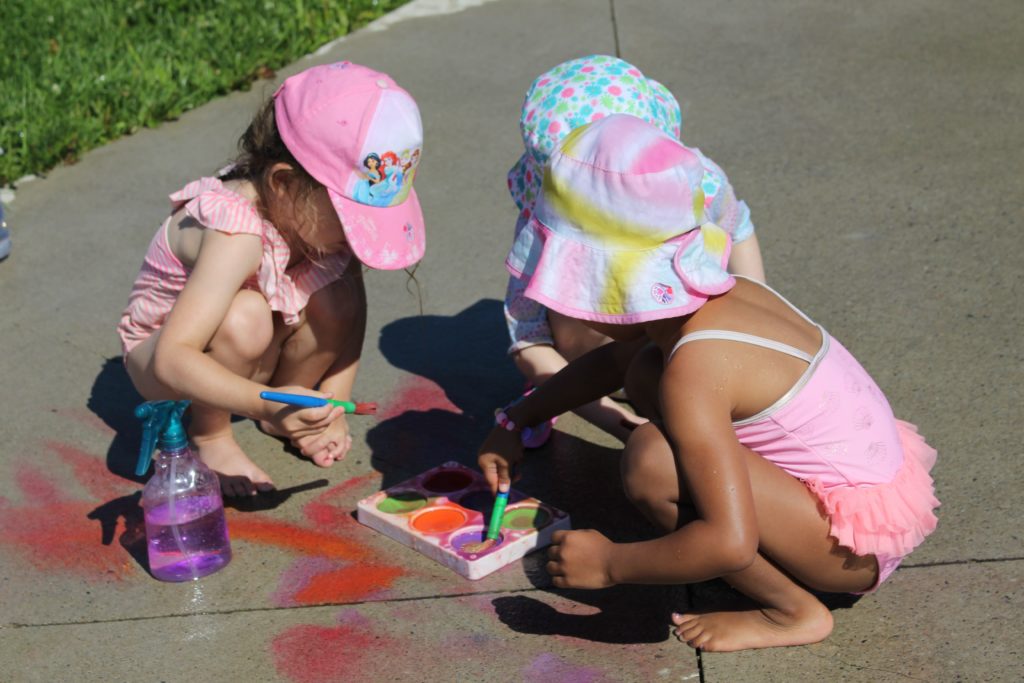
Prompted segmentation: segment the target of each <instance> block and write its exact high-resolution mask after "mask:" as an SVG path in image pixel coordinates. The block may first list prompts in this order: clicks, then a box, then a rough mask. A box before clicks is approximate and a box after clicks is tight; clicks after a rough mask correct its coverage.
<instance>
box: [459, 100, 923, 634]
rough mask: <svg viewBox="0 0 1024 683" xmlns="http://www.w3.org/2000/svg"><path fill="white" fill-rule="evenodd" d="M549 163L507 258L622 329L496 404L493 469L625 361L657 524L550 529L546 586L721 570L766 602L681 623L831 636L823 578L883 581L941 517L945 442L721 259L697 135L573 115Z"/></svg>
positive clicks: (532, 290) (607, 385)
mask: <svg viewBox="0 0 1024 683" xmlns="http://www.w3.org/2000/svg"><path fill="white" fill-rule="evenodd" d="M545 174H546V175H545V178H544V184H543V188H542V190H541V193H540V195H539V197H538V198H537V200H536V202H535V211H534V212H533V215H532V216H531V218H530V220H529V222H528V223H527V224H526V225H524V226H523V229H522V230H521V231H520V233H519V236H518V238H517V239H516V242H515V245H514V246H513V248H512V251H511V252H510V254H509V256H508V259H507V261H506V265H507V267H508V270H509V271H510V272H511V274H512V275H513V276H514V277H516V278H517V279H519V280H520V281H521V282H522V284H523V291H524V296H526V297H528V298H530V299H532V300H534V301H537V302H539V303H541V304H543V305H545V306H547V307H549V308H550V309H551V310H554V311H558V312H559V313H561V314H562V315H565V316H567V317H569V318H572V319H574V320H578V321H580V322H581V324H583V325H586V326H587V327H588V328H589V329H592V330H594V331H596V332H599V333H601V334H604V335H607V336H608V337H610V338H611V339H612V340H613V341H612V342H611V343H609V344H606V345H604V346H600V347H598V348H597V349H595V350H593V351H590V352H589V353H587V354H585V355H583V356H581V357H579V358H577V359H576V360H574V361H573V362H571V363H570V364H569V365H568V366H567V367H565V368H564V369H563V370H561V371H560V372H558V374H556V375H555V376H554V377H552V378H551V379H549V380H548V381H547V382H545V383H544V384H543V385H541V386H540V387H539V388H538V389H537V390H536V391H534V392H533V393H531V394H530V395H528V396H526V397H525V398H523V399H522V400H520V401H518V402H516V403H514V404H512V405H510V406H507V407H505V408H503V409H501V410H499V411H497V412H496V414H495V422H496V424H495V427H494V429H493V430H492V431H491V432H490V434H489V435H488V436H487V439H486V441H485V442H484V443H483V445H482V447H481V449H480V455H479V464H480V467H481V469H482V470H483V473H484V475H485V477H486V478H487V481H488V482H489V483H490V485H491V487H492V489H495V490H496V489H497V488H498V486H499V485H501V486H505V485H507V484H508V482H509V472H510V469H511V468H512V467H513V466H514V465H515V464H517V463H518V462H519V461H520V460H521V458H522V457H523V444H522V437H523V434H524V433H528V432H529V430H532V429H533V428H534V427H535V426H536V425H538V424H542V423H543V422H544V421H545V420H549V419H550V418H551V417H552V416H553V415H558V414H559V413H561V412H563V411H566V410H572V409H573V408H575V407H577V406H579V405H583V404H585V403H587V402H588V401H593V400H595V399H596V398H598V397H601V396H604V395H606V394H607V393H608V392H609V391H612V390H613V389H615V387H616V386H617V383H618V382H620V381H621V380H622V377H623V376H625V378H626V389H627V391H628V392H629V396H630V398H631V399H632V400H633V401H634V403H635V404H636V406H637V408H638V410H639V411H640V413H641V414H642V415H643V416H644V417H646V418H648V419H649V420H650V422H648V423H646V424H643V425H641V426H639V427H637V428H636V429H635V430H634V431H633V432H632V434H630V436H629V438H628V440H627V442H626V446H625V449H624V451H623V454H622V462H621V471H622V484H623V488H624V490H625V492H626V495H627V496H628V497H629V498H630V500H631V501H632V502H633V503H634V504H635V505H636V506H637V508H639V510H640V511H641V512H642V513H643V514H644V515H645V516H646V517H647V518H648V519H649V520H650V521H651V522H652V523H653V524H654V525H656V526H657V527H658V528H660V529H661V531H662V534H661V535H660V536H658V537H656V538H654V539H651V540H645V541H640V542H635V543H614V542H612V541H611V540H609V539H608V538H606V537H605V536H604V535H603V534H602V533H601V532H600V531H598V530H594V529H581V530H574V531H559V532H556V533H555V534H554V536H553V539H552V540H553V543H552V545H551V547H550V549H549V551H548V562H547V565H546V567H547V570H548V572H549V573H550V574H551V576H552V577H553V582H554V585H555V586H557V587H559V588H583V589H587V588H589V589H598V588H606V587H608V586H613V585H615V584H619V583H652V584H672V583H694V582H699V581H707V580H709V579H713V578H722V579H724V580H725V581H726V582H728V583H729V584H730V585H732V586H733V587H734V588H735V589H736V590H738V591H740V592H741V593H743V594H745V595H746V596H748V597H749V598H751V599H752V600H754V601H755V602H757V603H758V605H759V607H758V609H754V610H750V611H745V612H742V611H741V612H712V613H705V614H699V613H688V614H675V615H673V617H672V622H673V629H674V632H675V634H676V636H677V637H678V638H679V639H680V640H683V641H685V642H686V643H688V644H689V645H691V646H692V647H695V648H701V649H703V650H708V651H727V650H742V649H747V648H758V647H774V646H782V645H800V644H805V643H813V642H816V641H819V640H822V639H824V638H825V637H826V636H828V634H829V633H830V632H831V630H832V615H831V613H830V612H829V610H828V609H827V608H826V607H825V606H824V605H823V604H822V603H821V602H820V601H819V600H818V598H817V597H816V596H815V594H814V591H820V592H849V593H863V592H868V591H873V590H875V589H876V588H878V586H879V584H880V583H882V582H883V581H884V580H885V579H886V578H887V577H888V576H889V575H891V574H892V572H893V571H894V570H895V569H896V568H897V566H899V564H900V562H901V561H902V560H903V558H905V557H906V556H907V555H908V554H909V553H910V552H911V551H912V550H913V549H914V548H915V547H916V546H917V545H918V544H920V543H921V542H922V541H923V540H924V539H925V537H926V536H928V535H929V534H930V533H931V532H932V531H933V530H934V529H935V525H936V517H935V514H934V512H933V510H934V508H935V507H937V506H938V504H939V502H938V500H936V498H935V495H934V491H933V484H932V478H931V476H930V470H931V468H932V466H933V465H934V463H935V457H936V453H935V451H934V450H933V449H932V448H930V447H929V446H928V445H927V444H926V443H925V442H924V440H923V439H922V438H921V437H920V436H919V435H918V434H917V431H916V429H915V428H914V427H913V425H911V424H909V423H907V422H902V421H900V420H897V419H896V418H895V417H894V416H893V412H892V410H891V408H890V407H889V403H888V401H887V400H886V398H885V396H884V395H883V394H882V392H881V391H880V390H879V388H878V385H877V384H875V382H874V381H873V380H872V379H871V377H870V376H869V375H868V373H867V372H866V371H865V370H864V368H863V367H861V365H860V364H859V363H858V362H857V360H856V359H855V358H854V357H853V356H852V355H850V353H849V352H848V351H847V350H846V349H845V348H844V347H843V346H842V345H841V344H840V343H839V342H838V341H837V340H836V339H835V338H833V337H832V336H831V335H830V334H829V333H828V332H827V331H826V330H825V328H824V327H822V326H821V325H820V324H818V323H817V322H815V321H814V320H812V319H811V318H809V317H808V316H807V315H806V314H805V313H803V312H802V311H800V310H799V309H798V308H796V307H795V306H794V305H793V304H791V303H789V302H788V301H787V300H786V299H784V298H783V297H782V296H781V295H779V294H778V293H776V292H775V291H774V290H772V289H770V288H769V287H768V286H767V285H764V284H762V283H760V282H758V281H756V280H753V279H750V278H745V277H742V276H733V275H730V274H729V273H728V271H727V270H726V267H725V266H726V263H727V262H728V260H729V253H730V251H731V249H732V240H731V238H730V236H729V234H728V232H726V231H725V230H723V229H722V228H721V227H719V226H718V225H716V224H715V223H714V222H712V221H711V220H710V218H709V216H708V214H707V213H706V212H705V210H704V206H703V202H701V201H700V200H699V195H700V192H701V179H702V177H703V168H702V164H701V160H700V157H699V156H698V155H697V154H696V153H694V151H693V150H691V149H689V148H687V147H685V146H683V145H682V144H680V143H679V142H678V141H677V140H675V139H674V138H673V137H671V136H668V135H666V134H665V133H663V132H662V131H661V130H659V129H658V127H657V126H654V125H652V124H650V123H647V122H645V121H643V120H641V119H639V118H636V117H633V116H629V115H622V114H617V115H613V116H609V117H606V118H603V119H601V120H599V121H597V122H595V123H592V124H589V125H587V126H585V127H583V128H581V129H577V130H575V131H573V133H572V134H570V136H569V137H567V138H566V139H565V140H564V141H563V142H562V143H561V145H560V146H559V147H558V148H556V150H554V151H553V153H552V155H551V158H550V160H549V162H548V164H547V166H546V168H545Z"/></svg>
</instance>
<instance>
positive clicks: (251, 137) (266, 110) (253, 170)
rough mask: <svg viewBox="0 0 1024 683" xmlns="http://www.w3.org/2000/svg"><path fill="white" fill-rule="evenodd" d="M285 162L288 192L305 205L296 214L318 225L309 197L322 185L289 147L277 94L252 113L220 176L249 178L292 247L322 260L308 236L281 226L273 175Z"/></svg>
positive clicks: (302, 220)
mask: <svg viewBox="0 0 1024 683" xmlns="http://www.w3.org/2000/svg"><path fill="white" fill-rule="evenodd" d="M278 163H286V164H288V165H289V166H291V167H292V171H291V172H290V173H289V176H288V179H287V185H286V187H287V189H288V194H289V195H290V196H291V199H292V202H293V204H294V206H295V207H302V208H301V209H300V210H299V211H298V212H296V215H295V216H294V218H295V219H296V220H297V221H298V222H300V223H307V222H310V223H311V224H312V225H314V226H315V225H316V220H317V216H316V209H315V208H314V207H313V205H312V203H310V202H309V201H308V199H309V197H310V195H312V194H313V192H315V191H317V190H318V189H320V188H321V187H323V185H321V184H320V182H319V181H317V180H316V179H315V178H313V176H311V175H309V173H307V172H306V169H304V168H302V164H300V163H299V162H298V160H296V159H295V156H294V155H293V154H292V153H291V151H289V150H288V147H287V146H286V145H285V144H284V140H282V139H281V134H280V133H279V132H278V130H277V121H276V115H275V112H274V98H270V99H269V100H267V102H266V103H265V104H264V105H263V106H262V107H260V110H259V111H258V112H257V113H256V116H254V117H253V119H252V122H251V123H250V124H249V127H248V128H247V129H246V130H245V132H244V133H243V134H242V137H240V138H239V139H238V156H237V157H236V158H235V161H234V163H233V164H232V165H231V166H229V167H228V169H227V170H226V171H225V172H224V174H223V175H221V176H220V179H221V180H248V181H249V182H251V183H252V184H253V187H255V188H256V193H257V195H259V206H258V207H257V208H258V209H259V211H260V213H261V214H262V215H263V217H264V218H266V219H267V220H269V221H270V222H271V223H274V225H275V227H277V228H278V231H279V232H280V233H281V235H282V237H284V238H285V240H286V241H287V242H288V245H289V246H290V247H291V248H292V249H299V250H301V251H302V253H304V254H305V255H306V256H307V257H309V258H311V259H312V260H313V261H317V260H319V258H320V257H321V256H322V255H321V254H318V253H316V250H314V249H313V248H312V247H310V246H309V245H308V244H307V243H306V242H305V240H303V239H301V238H300V237H299V235H297V234H288V233H289V232H291V231H285V230H281V228H280V225H279V224H278V221H277V220H275V219H277V218H280V216H279V215H278V212H279V209H277V207H275V206H274V205H273V202H272V201H270V197H271V196H272V195H271V192H270V178H271V173H272V172H273V168H274V165H275V164H278Z"/></svg>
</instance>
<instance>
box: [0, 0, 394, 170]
mask: <svg viewBox="0 0 1024 683" xmlns="http://www.w3.org/2000/svg"><path fill="white" fill-rule="evenodd" d="M408 1H409V0H305V1H304V0H264V1H263V2H252V0H164V1H163V2H146V0H24V1H22V2H15V1H11V2H0V45H3V46H4V49H3V50H2V51H0V83H2V84H3V85H2V87H0V186H4V185H7V184H9V183H12V182H14V181H16V180H17V179H19V178H21V177H23V176H27V175H38V174H42V173H45V172H46V171H48V170H50V169H52V168H53V167H55V166H57V165H59V164H61V163H73V162H74V161H76V160H77V159H78V158H79V157H80V156H81V154H83V153H84V152H86V151H88V150H90V149H94V148H96V147H99V146H101V145H103V144H105V143H107V142H110V141H112V140H115V139H117V138H118V137H121V136H122V135H128V134H131V133H133V132H135V131H136V130H138V129H139V128H142V127H155V126H158V125H159V124H160V123H162V122H163V121H168V120H173V119H175V118H177V117H178V116H180V115H181V114H182V113H184V112H186V111H188V110H190V109H194V108H195V107H198V106H200V105H202V104H204V103H206V102H208V101H209V100H211V99H213V98H214V97H217V96H219V95H224V94H227V93H229V92H232V91H235V90H239V89H248V88H249V87H250V85H251V84H252V83H253V82H254V81H256V80H257V79H260V78H270V77H273V76H274V70H275V69H277V68H280V67H282V66H284V65H286V64H289V63H291V62H293V61H294V60H296V59H298V58H300V57H302V56H304V55H306V54H310V53H311V52H313V51H315V50H316V49H317V48H319V47H321V46H322V45H324V44H326V43H329V42H331V41H333V40H336V39H337V38H339V37H341V36H344V35H346V34H348V33H350V32H352V31H354V30H356V29H358V28H361V27H362V26H364V25H366V24H368V23H370V22H371V21H373V20H375V19H377V18H379V17H380V16H382V15H384V14H386V13H388V12H390V11H391V10H394V9H396V8H398V7H400V6H401V5H404V4H406V3H407V2H408Z"/></svg>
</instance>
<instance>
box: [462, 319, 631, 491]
mask: <svg viewBox="0 0 1024 683" xmlns="http://www.w3.org/2000/svg"><path fill="white" fill-rule="evenodd" d="M646 341H647V340H646V339H641V340H637V341H634V342H612V343H610V344H605V345H604V346H600V347H598V348H596V349H594V350H593V351H591V352H589V353H587V354H584V355H582V356H580V357H579V358H577V359H576V360H574V361H573V362H572V363H569V364H568V365H566V366H565V367H564V368H562V369H561V370H560V371H559V372H558V373H556V374H555V375H554V376H553V377H551V379H549V380H547V381H546V382H544V384H542V385H541V386H540V387H539V388H538V389H537V390H536V391H534V392H533V393H532V394H530V395H529V396H527V397H525V398H524V399H523V400H522V401H520V402H519V403H517V404H516V405H514V406H512V407H511V408H509V410H508V417H509V419H511V420H512V421H513V422H514V423H515V424H516V425H518V426H520V427H530V426H533V425H538V424H540V423H542V422H545V421H546V420H550V419H551V418H552V417H555V416H556V415H561V414H562V413H565V412H567V411H569V410H574V409H576V408H577V407H579V406H582V405H584V404H587V403H590V402H592V401H596V400H597V399H599V398H602V397H603V396H606V395H607V394H609V393H611V392H613V391H615V390H616V389H618V388H619V387H621V386H622V381H623V378H624V377H625V374H626V370H627V368H628V367H629V362H630V361H631V360H632V358H633V356H634V354H635V353H636V351H637V349H639V347H640V346H641V345H642V344H643V343H645V342H646ZM522 457H523V447H522V441H521V440H520V438H519V434H518V433H514V432H509V431H506V430H505V429H502V428H500V427H495V428H494V429H492V430H491V432H490V433H489V434H488V436H487V438H486V439H485V440H484V443H483V445H481V447H480V451H479V455H478V458H477V462H478V464H479V465H480V469H481V471H482V472H483V474H484V478H485V479H486V480H487V482H488V483H489V484H490V486H491V490H492V491H497V489H498V482H499V481H502V482H507V481H509V480H510V476H509V471H510V468H511V467H512V466H513V465H515V464H516V463H517V462H519V460H521V459H522Z"/></svg>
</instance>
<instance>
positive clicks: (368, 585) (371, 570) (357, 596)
mask: <svg viewBox="0 0 1024 683" xmlns="http://www.w3.org/2000/svg"><path fill="white" fill-rule="evenodd" d="M404 573H405V572H404V571H403V570H401V569H399V568H398V567H389V566H382V565H367V564H360V565H354V566H351V567H344V568H342V569H338V570H336V571H329V572H323V573H321V574H317V575H316V576H314V577H313V578H312V579H311V580H310V582H309V583H308V584H307V585H306V586H305V588H303V589H301V590H299V591H298V592H297V593H296V594H295V595H294V597H293V600H295V602H296V603H298V604H300V605H318V604H324V603H337V602H355V601H359V600H364V599H366V598H367V597H369V596H370V595H371V594H372V593H376V592H378V591H382V590H385V589H387V588H390V587H391V584H392V583H394V581H395V579H397V578H398V577H399V576H402V575H403V574H404Z"/></svg>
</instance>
